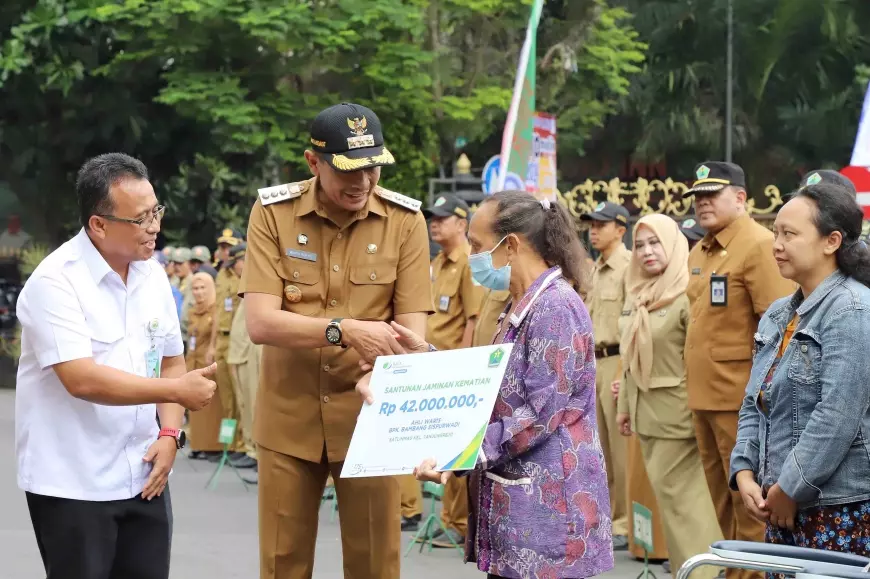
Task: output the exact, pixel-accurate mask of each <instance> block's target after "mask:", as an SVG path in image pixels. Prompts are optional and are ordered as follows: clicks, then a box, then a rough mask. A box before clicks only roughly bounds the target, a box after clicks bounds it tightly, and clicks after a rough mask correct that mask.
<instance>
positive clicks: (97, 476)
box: [15, 153, 215, 579]
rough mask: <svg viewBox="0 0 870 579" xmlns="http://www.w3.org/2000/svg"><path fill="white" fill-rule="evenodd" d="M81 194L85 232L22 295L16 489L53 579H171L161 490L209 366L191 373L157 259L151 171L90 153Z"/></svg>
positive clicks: (204, 388) (205, 396)
mask: <svg viewBox="0 0 870 579" xmlns="http://www.w3.org/2000/svg"><path fill="white" fill-rule="evenodd" d="M76 193H77V196H78V202H79V210H80V216H81V221H82V225H83V229H82V230H81V231H80V232H79V234H78V235H76V236H75V237H74V238H73V239H71V240H70V241H68V242H66V243H65V244H63V245H62V246H61V247H59V248H58V249H57V250H56V251H54V252H53V253H51V255H49V256H48V257H46V258H45V260H44V261H43V262H42V263H41V264H40V265H39V267H37V268H36V270H35V271H34V272H33V274H32V275H31V276H30V278H29V279H28V280H27V283H26V284H25V285H24V289H23V290H22V291H21V295H20V297H19V298H18V310H17V313H18V319H19V321H20V323H21V327H22V334H21V342H22V346H21V358H20V361H19V367H18V381H17V386H16V407H15V422H16V450H17V456H18V485H19V487H20V488H21V489H22V490H24V491H25V493H26V497H27V505H28V508H29V509H30V518H31V521H32V523H33V529H34V532H35V534H36V542H37V544H38V546H39V551H40V555H41V556H42V560H43V564H44V565H45V570H46V574H47V579H134V578H135V579H167V578H168V576H169V553H170V544H171V525H172V515H171V506H170V503H169V498H168V491H167V492H166V493H164V491H165V490H166V484H167V479H168V476H169V472H170V470H171V468H172V464H173V462H174V460H175V454H176V451H177V449H178V448H180V447H181V446H183V444H184V436H183V434H182V433H181V430H180V429H181V425H182V418H183V415H184V408H189V409H191V410H199V409H200V408H202V407H204V406H205V405H207V404H208V403H209V401H210V400H211V398H212V396H213V394H214V391H215V383H214V382H212V381H211V380H209V379H208V378H207V376H208V375H210V374H212V373H213V372H214V370H215V368H214V367H213V366H211V367H209V368H205V369H201V370H194V371H192V372H189V373H186V370H185V363H184V356H183V355H182V351H183V346H182V341H181V332H180V329H179V324H178V315H177V313H176V308H175V301H174V299H173V297H172V291H171V288H170V285H169V281H168V280H167V278H166V274H165V273H164V272H163V269H162V268H161V267H160V265H159V264H158V263H157V261H156V260H154V259H151V257H152V255H153V253H154V242H155V239H156V237H157V233H158V232H159V231H160V220H161V218H162V216H163V212H164V207H163V206H161V205H158V204H157V197H156V196H155V195H154V189H153V188H152V187H151V184H150V183H149V182H148V172H147V169H146V168H145V166H144V165H143V164H142V163H141V162H140V161H138V160H136V159H133V158H132V157H128V156H127V155H123V154H119V153H112V154H107V155H101V156H99V157H96V158H93V159H91V160H89V161H87V162H86V163H85V164H84V165H83V166H82V168H81V170H80V171H79V174H78V179H77V181H76ZM158 417H159V425H158ZM161 427H162V428H161Z"/></svg>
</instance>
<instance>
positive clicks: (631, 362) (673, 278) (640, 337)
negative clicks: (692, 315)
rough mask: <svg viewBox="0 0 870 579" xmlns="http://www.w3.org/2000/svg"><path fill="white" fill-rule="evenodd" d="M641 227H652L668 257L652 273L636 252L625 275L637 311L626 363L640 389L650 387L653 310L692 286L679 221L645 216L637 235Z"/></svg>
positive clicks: (626, 342)
mask: <svg viewBox="0 0 870 579" xmlns="http://www.w3.org/2000/svg"><path fill="white" fill-rule="evenodd" d="M641 226H645V227H649V228H650V229H652V231H653V232H654V233H655V235H656V237H657V238H658V240H659V242H660V243H661V245H662V247H663V248H664V250H665V255H667V257H668V265H667V267H666V268H665V270H664V271H663V272H662V273H660V274H659V275H656V276H650V275H649V274H648V273H646V271H645V270H644V269H643V265H642V264H641V263H640V261H639V260H638V259H637V257H636V255H635V253H634V252H632V254H631V263H630V264H629V266H628V274H627V275H626V278H625V285H626V291H627V292H628V295H629V300H633V303H634V311H633V312H632V315H631V319H630V320H629V325H628V327H627V328H626V330H625V332H624V333H623V335H622V342H621V343H622V363H623V367H625V368H628V370H629V371H630V372H631V375H632V377H634V379H635V381H636V382H637V385H638V388H640V389H641V390H643V391H646V390H648V389H649V382H650V371H651V369H652V358H653V343H652V334H651V330H650V324H649V313H650V312H652V311H655V310H657V309H659V308H662V307H664V306H666V305H668V304H670V303H671V302H673V301H674V300H675V299H677V298H678V297H680V296H681V295H682V294H684V293H685V292H686V287H687V286H688V285H689V266H688V261H689V243H688V241H686V237H685V236H684V235H683V234H682V232H681V231H680V227H679V225H677V222H676V221H674V220H673V219H671V218H670V217H668V216H667V215H660V214H653V215H647V216H645V217H642V218H641V219H640V221H638V222H637V225H635V226H634V233H633V236H632V237H633V238H634V237H636V236H637V232H638V229H639V228H640V227H641Z"/></svg>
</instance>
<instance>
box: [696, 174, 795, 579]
mask: <svg viewBox="0 0 870 579" xmlns="http://www.w3.org/2000/svg"><path fill="white" fill-rule="evenodd" d="M690 195H693V196H694V197H695V214H696V215H697V219H698V222H699V224H700V226H701V227H703V228H704V229H706V230H707V234H706V235H705V236H704V238H703V239H702V240H701V241H700V242H699V243H698V244H697V245H695V247H694V248H692V251H691V252H690V253H689V286H688V288H687V290H686V295H687V296H688V298H689V304H690V312H691V320H690V322H689V328H688V332H687V335H686V350H685V358H686V382H687V384H686V385H687V390H688V395H689V409H690V410H692V414H693V420H694V423H695V433H696V435H697V439H698V450H699V451H700V452H701V461H702V462H703V464H704V474H705V475H706V477H707V486H708V487H709V488H710V495H711V498H712V499H713V505H714V506H715V507H716V515H717V517H718V519H719V526H720V527H721V529H722V535H723V536H724V537H725V539H732V540H734V539H737V540H743V541H762V540H763V535H764V524H763V523H762V522H761V521H758V520H756V519H754V518H753V517H752V515H750V514H749V511H748V510H747V509H746V507H745V506H744V505H743V501H742V499H741V497H740V493H738V492H737V488H736V486H735V484H734V481H730V482H731V489H729V475H730V463H731V450H732V449H733V448H734V444H735V442H736V440H737V415H738V412H739V411H740V407H741V405H742V403H743V395H744V389H745V388H746V383H747V382H748V380H749V371H750V369H751V367H752V345H753V343H754V341H753V336H754V335H755V331H756V329H757V328H758V321H759V319H760V318H761V316H762V315H763V314H764V312H765V311H766V310H767V308H768V306H770V304H771V303H772V302H773V301H774V300H777V299H779V298H781V297H783V296H785V295H788V294H790V293H791V292H793V291H794V289H795V287H794V284H792V283H791V282H789V281H787V280H785V279H783V278H782V277H781V276H780V275H779V268H778V267H777V266H776V262H775V261H774V259H773V251H772V246H773V233H771V232H770V230H768V229H767V228H766V227H764V226H763V225H761V224H759V223H757V222H756V221H755V220H754V219H752V218H751V217H750V216H749V214H748V213H747V211H746V198H747V194H746V180H745V177H744V174H743V169H741V168H740V167H739V166H737V165H735V164H733V163H723V162H718V161H708V162H705V163H701V164H700V165H698V166H697V168H696V169H695V181H694V183H693V184H692V187H691V188H690V189H689V190H688V191H687V192H686V193H685V194H684V196H690ZM727 574H728V576H729V578H738V577H739V578H741V579H747V578H749V577H758V578H759V579H760V577H761V575H760V573H756V572H753V571H740V570H728V571H727Z"/></svg>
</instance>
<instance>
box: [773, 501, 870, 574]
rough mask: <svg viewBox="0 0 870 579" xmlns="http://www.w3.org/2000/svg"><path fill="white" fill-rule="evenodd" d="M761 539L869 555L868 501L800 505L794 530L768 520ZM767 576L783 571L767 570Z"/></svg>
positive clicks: (869, 517) (775, 542) (869, 520)
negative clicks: (804, 506) (769, 522)
mask: <svg viewBox="0 0 870 579" xmlns="http://www.w3.org/2000/svg"><path fill="white" fill-rule="evenodd" d="M764 541H765V542H766V543H773V544H775V545H790V546H792V547H806V548H809V549H821V550H823V551H840V552H842V553H853V554H855V555H861V556H862V557H870V501H863V502H859V503H851V504H847V505H832V506H824V507H813V508H809V509H802V510H800V511H798V515H797V520H796V521H795V530H794V531H789V530H788V529H783V528H781V527H776V526H774V525H770V524H768V525H767V530H766V531H765V534H764ZM767 577H768V579H779V578H781V577H784V575H780V574H778V573H768V574H767Z"/></svg>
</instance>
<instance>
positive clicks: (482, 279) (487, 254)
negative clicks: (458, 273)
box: [468, 236, 511, 291]
mask: <svg viewBox="0 0 870 579" xmlns="http://www.w3.org/2000/svg"><path fill="white" fill-rule="evenodd" d="M505 239H507V236H505V237H502V238H501V241H499V242H498V243H496V244H495V247H493V248H492V249H490V250H489V251H481V252H480V253H475V254H473V255H470V256H469V257H468V265H469V267H470V268H471V277H473V278H474V281H476V282H477V283H479V284H480V285H482V286H483V287H485V288H489V289H491V290H496V291H501V290H506V289H508V288H509V287H510V283H511V266H510V264H508V265H506V266H504V267H500V268H498V269H496V268H495V267H493V265H492V252H493V251H495V250H496V249H498V246H499V245H501V244H502V242H503V241H504V240H505Z"/></svg>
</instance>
